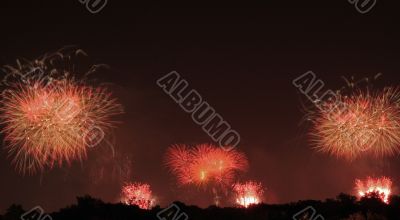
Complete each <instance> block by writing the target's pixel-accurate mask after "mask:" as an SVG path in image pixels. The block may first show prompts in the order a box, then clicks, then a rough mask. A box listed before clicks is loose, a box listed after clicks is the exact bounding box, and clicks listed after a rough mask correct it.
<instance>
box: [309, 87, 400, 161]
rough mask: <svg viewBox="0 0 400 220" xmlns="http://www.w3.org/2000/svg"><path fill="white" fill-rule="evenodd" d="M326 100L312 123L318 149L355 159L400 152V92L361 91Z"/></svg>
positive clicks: (389, 90)
mask: <svg viewBox="0 0 400 220" xmlns="http://www.w3.org/2000/svg"><path fill="white" fill-rule="evenodd" d="M335 99H336V100H326V101H325V102H324V103H322V104H321V105H320V106H321V108H320V109H318V110H317V111H316V112H313V114H311V115H312V117H311V120H312V121H313V123H314V128H313V130H312V132H311V136H312V140H313V142H314V144H315V146H316V148H317V149H318V150H320V151H322V152H327V153H329V154H332V155H335V156H337V157H344V158H347V159H350V160H351V159H354V158H357V157H359V156H362V155H365V154H371V155H374V156H377V157H381V156H388V155H393V154H394V153H396V152H399V151H400V91H399V90H398V89H395V88H386V89H384V90H383V91H379V92H369V91H360V92H354V93H353V94H351V95H349V96H344V95H340V94H338V95H337V97H336V98H335Z"/></svg>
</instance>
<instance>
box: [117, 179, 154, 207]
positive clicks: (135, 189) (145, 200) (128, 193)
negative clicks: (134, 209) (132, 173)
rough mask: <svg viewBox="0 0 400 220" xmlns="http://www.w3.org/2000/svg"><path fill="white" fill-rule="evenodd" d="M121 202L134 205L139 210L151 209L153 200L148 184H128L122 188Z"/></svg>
mask: <svg viewBox="0 0 400 220" xmlns="http://www.w3.org/2000/svg"><path fill="white" fill-rule="evenodd" d="M122 201H123V202H124V203H125V204H127V205H135V206H138V207H139V208H141V209H151V208H153V207H154V206H155V199H154V197H153V192H152V191H151V189H150V185H149V184H143V183H129V184H126V185H125V186H124V187H123V188H122Z"/></svg>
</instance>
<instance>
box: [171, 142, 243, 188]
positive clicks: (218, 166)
mask: <svg viewBox="0 0 400 220" xmlns="http://www.w3.org/2000/svg"><path fill="white" fill-rule="evenodd" d="M166 164H167V166H168V168H169V169H170V170H171V172H172V173H173V174H175V175H176V176H177V177H178V181H179V183H180V184H181V185H187V184H194V185H197V186H201V185H208V184H214V185H218V186H228V185H230V184H231V183H232V182H233V181H234V180H235V176H236V175H237V173H238V172H240V171H246V170H247V167H248V162H247V158H246V156H245V155H244V154H242V153H240V152H238V151H236V150H234V149H233V150H230V151H226V150H224V149H222V148H219V147H217V146H213V145H209V144H201V145H197V146H195V147H188V146H186V145H177V146H172V147H171V148H169V149H168V151H167V155H166Z"/></svg>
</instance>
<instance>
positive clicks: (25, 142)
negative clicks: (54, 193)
mask: <svg viewBox="0 0 400 220" xmlns="http://www.w3.org/2000/svg"><path fill="white" fill-rule="evenodd" d="M47 59H48V57H46V58H43V59H42V60H40V61H37V60H36V61H35V62H32V63H27V64H26V65H21V64H19V68H9V69H10V70H11V71H10V74H9V75H8V77H7V80H8V81H6V82H3V84H4V85H5V86H6V90H5V91H4V92H3V93H2V97H1V98H2V99H1V109H0V110H1V114H0V119H1V121H2V124H3V125H4V126H3V129H2V133H3V134H4V136H5V140H6V142H7V143H8V146H7V147H6V148H7V149H8V151H9V154H10V156H11V157H13V164H14V165H15V167H16V169H17V170H19V171H20V172H22V173H26V172H28V173H31V174H32V173H35V172H37V171H39V170H43V169H44V168H52V167H53V166H54V165H56V164H58V165H60V166H61V165H62V164H63V163H64V162H65V163H70V162H71V161H73V160H81V159H83V158H85V157H86V149H87V147H91V146H94V145H96V144H97V143H98V142H99V141H101V139H102V138H103V137H104V135H105V133H107V132H108V131H109V130H110V129H111V128H112V127H113V125H114V122H113V121H112V120H111V116H113V115H116V114H120V113H121V112H122V107H121V106H120V105H119V104H118V103H117V101H116V100H115V99H114V98H112V97H111V93H110V92H108V91H107V89H106V88H105V87H102V86H99V87H91V86H89V85H86V84H85V83H84V82H78V81H77V80H74V78H73V77H72V76H71V74H73V73H71V72H69V71H67V70H65V69H55V68H51V67H50V66H47V65H50V64H47V61H48V60H47ZM33 70H40V72H39V73H38V72H36V74H32V73H31V72H32V71H33ZM10 76H12V77H13V78H15V79H16V80H14V81H12V82H10V80H9V79H8V78H10Z"/></svg>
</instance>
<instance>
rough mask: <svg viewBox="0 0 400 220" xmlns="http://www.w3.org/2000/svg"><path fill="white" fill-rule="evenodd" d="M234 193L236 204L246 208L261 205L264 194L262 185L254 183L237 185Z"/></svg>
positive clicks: (234, 186) (234, 187)
mask: <svg viewBox="0 0 400 220" xmlns="http://www.w3.org/2000/svg"><path fill="white" fill-rule="evenodd" d="M233 191H234V193H235V195H236V204H237V205H239V206H241V207H244V208H248V207H249V206H251V205H256V204H260V203H261V202H262V197H263V194H264V189H263V186H262V184H261V183H258V182H254V181H249V182H245V183H236V184H234V185H233Z"/></svg>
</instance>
